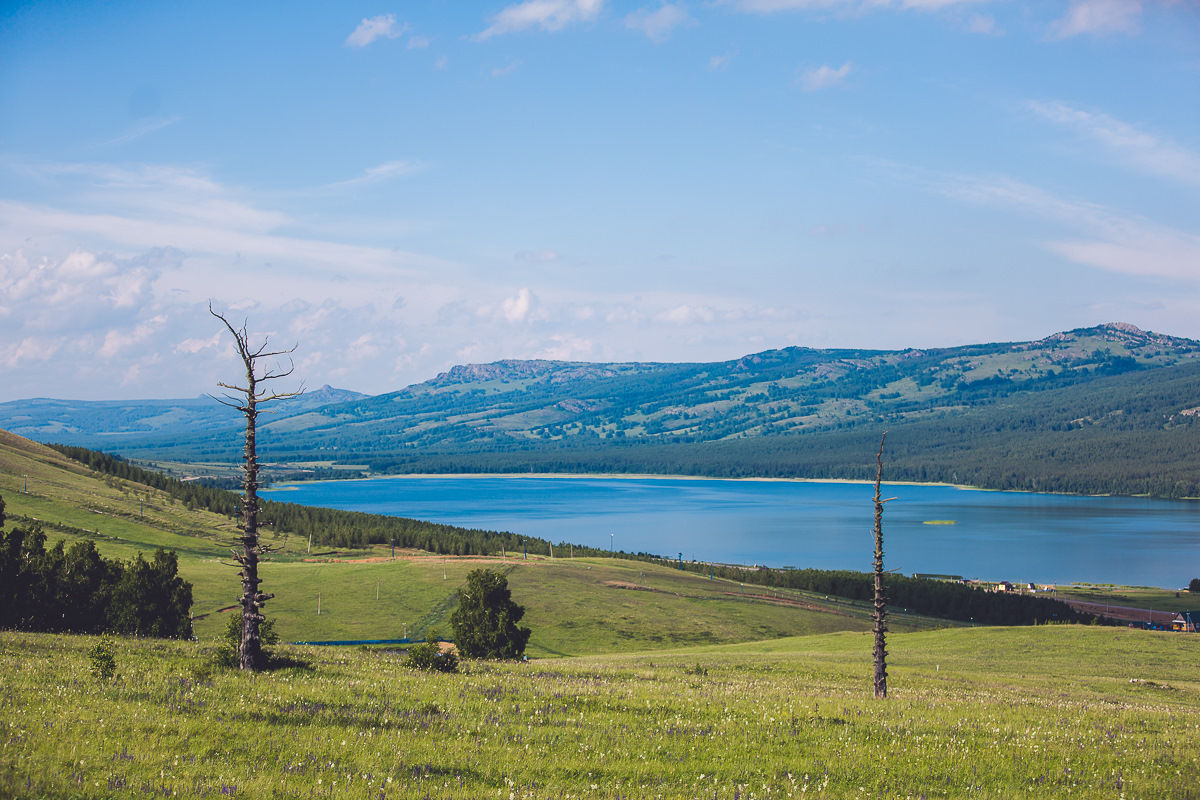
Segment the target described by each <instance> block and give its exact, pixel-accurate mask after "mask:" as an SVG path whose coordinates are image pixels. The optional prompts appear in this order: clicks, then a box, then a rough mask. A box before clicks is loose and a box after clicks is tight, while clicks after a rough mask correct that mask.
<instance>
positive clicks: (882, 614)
mask: <svg viewBox="0 0 1200 800" xmlns="http://www.w3.org/2000/svg"><path fill="white" fill-rule="evenodd" d="M886 439H887V431H884V432H883V436H882V437H880V439H879V453H878V454H877V455H876V456H875V463H876V464H877V465H878V467H879V469H878V471H877V472H876V473H875V614H874V617H875V650H874V655H875V697H876V698H878V699H883V698H885V697H887V647H886V646H885V643H884V634H886V633H887V625H886V624H885V620H886V619H887V608H886V607H885V606H884V597H883V504H884V503H886V502H888V500H895V499H896V498H894V497H889V498H888V499H887V500H884V499H882V497H881V496H880V488H881V487H882V485H883V443H884V441H885V440H886Z"/></svg>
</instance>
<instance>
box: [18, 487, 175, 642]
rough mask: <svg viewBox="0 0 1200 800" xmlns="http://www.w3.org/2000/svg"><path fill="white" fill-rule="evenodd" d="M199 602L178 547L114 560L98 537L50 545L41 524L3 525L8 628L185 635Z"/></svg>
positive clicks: (141, 634) (168, 637) (173, 636)
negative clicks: (106, 555) (100, 547)
mask: <svg viewBox="0 0 1200 800" xmlns="http://www.w3.org/2000/svg"><path fill="white" fill-rule="evenodd" d="M2 502H3V501H0V504H2ZM191 607H192V585H191V584H190V583H188V582H186V581H184V580H183V579H182V578H180V577H179V559H178V558H177V557H176V555H175V553H174V552H167V551H166V550H163V549H162V548H161V547H160V548H159V549H158V550H157V551H155V553H154V555H153V557H152V558H151V560H150V561H146V559H145V558H143V556H142V554H141V553H138V554H137V556H136V557H135V558H134V560H133V561H131V562H129V563H126V562H124V561H116V560H113V561H110V560H108V559H106V558H104V557H103V556H101V555H100V553H99V551H97V550H96V544H95V542H93V541H91V540H90V539H85V540H82V541H77V542H73V543H72V544H71V546H70V547H67V546H66V545H65V544H64V543H63V542H61V541H60V542H58V543H57V544H55V545H54V547H52V548H50V550H46V534H45V532H44V531H42V529H41V527H39V526H38V525H36V524H34V525H33V526H31V527H29V528H19V527H18V528H13V529H12V530H10V531H7V532H6V531H3V530H0V628H15V629H17V630H28V631H46V632H58V631H70V632H74V633H104V632H113V633H127V634H133V635H135V636H153V637H157V638H163V639H182V638H187V637H190V636H191V635H192V622H191V618H190V615H189V613H188V612H189V611H190V610H191Z"/></svg>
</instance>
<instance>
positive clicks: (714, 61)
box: [708, 52, 737, 70]
mask: <svg viewBox="0 0 1200 800" xmlns="http://www.w3.org/2000/svg"><path fill="white" fill-rule="evenodd" d="M735 55H737V53H736V52H733V53H726V54H725V55H723V56H713V57H712V58H710V59H709V60H708V68H709V69H711V70H723V69H725V68H726V67H728V66H729V64H730V62H732V61H733V57H734V56H735Z"/></svg>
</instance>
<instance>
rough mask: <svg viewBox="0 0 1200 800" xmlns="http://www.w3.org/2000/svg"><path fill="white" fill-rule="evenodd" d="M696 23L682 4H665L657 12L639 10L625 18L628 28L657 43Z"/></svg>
mask: <svg viewBox="0 0 1200 800" xmlns="http://www.w3.org/2000/svg"><path fill="white" fill-rule="evenodd" d="M694 22H695V20H693V19H692V16H691V15H690V14H689V13H688V10H687V7H686V6H684V5H683V4H682V3H678V4H675V5H672V4H671V3H663V5H662V6H661V7H660V8H658V9H657V10H655V11H649V10H647V9H644V8H639V9H638V10H637V11H634V12H633V13H632V14H630V15H629V16H627V17H625V27H626V28H629V29H630V30H635V31H640V32H641V33H644V34H645V35H646V36H647V37H649V38H650V39H652V40H653V41H656V42H665V41H666V40H667V39H669V38H670V37H671V33H672V32H673V31H674V30H675V29H676V28H678V27H679V26H681V25H687V24H689V23H694Z"/></svg>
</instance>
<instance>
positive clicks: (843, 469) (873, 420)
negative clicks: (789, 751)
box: [0, 323, 1200, 496]
mask: <svg viewBox="0 0 1200 800" xmlns="http://www.w3.org/2000/svg"><path fill="white" fill-rule="evenodd" d="M319 391H323V390H319ZM333 391H334V390H330V393H327V395H326V396H327V397H329V398H331V399H334V402H329V403H323V402H319V400H320V399H324V398H317V397H312V396H310V397H309V399H308V401H307V402H304V403H302V404H296V405H291V406H289V405H285V404H282V403H281V404H275V405H276V409H277V411H278V412H279V413H277V414H274V415H272V417H271V418H270V419H264V420H262V421H261V425H260V432H259V446H260V453H261V454H262V455H263V457H265V458H271V459H274V460H277V461H322V462H330V463H341V464H365V465H367V466H368V469H370V470H374V471H389V472H396V471H400V472H407V471H498V470H501V469H503V470H506V471H517V472H521V471H525V472H527V471H529V470H530V469H546V470H551V471H597V472H605V471H617V472H622V471H643V472H662V471H664V470H666V469H668V467H667V466H666V465H667V464H670V465H672V466H671V467H670V469H675V470H680V471H683V472H692V473H695V474H720V475H754V474H771V475H777V476H784V477H786V476H792V477H847V476H857V477H862V475H860V473H861V472H862V466H863V464H864V463H865V460H863V459H861V458H859V457H858V456H856V455H855V452H856V451H857V450H858V449H862V450H863V452H864V453H865V452H867V451H869V452H870V453H873V452H874V450H875V449H876V448H875V447H872V446H871V445H870V444H869V443H866V442H865V441H864V438H863V437H864V436H867V438H872V437H873V438H874V439H875V440H876V442H877V441H878V436H879V434H880V433H881V432H882V431H883V430H884V429H890V430H892V431H893V434H892V435H891V437H890V438H889V441H896V442H897V446H898V447H899V446H900V444H905V446H906V447H908V448H909V452H910V455H911V460H910V461H909V462H908V463H907V464H906V465H905V466H903V469H904V470H907V472H908V473H909V474H912V475H916V476H918V477H917V478H916V479H918V480H935V479H936V480H945V481H947V482H958V481H957V480H953V478H954V476H955V475H956V474H958V473H959V472H964V471H965V472H967V473H968V474H975V475H976V476H977V477H976V479H975V480H976V481H977V482H978V483H979V485H991V486H994V487H997V488H1014V487H1016V486H1029V485H1034V484H1036V485H1039V486H1050V485H1055V486H1067V487H1074V488H1068V489H1065V490H1067V491H1123V492H1138V491H1150V492H1152V493H1160V494H1161V493H1166V494H1169V495H1171V496H1184V495H1186V494H1188V493H1192V492H1193V488H1192V487H1193V486H1194V485H1195V484H1196V483H1197V480H1198V478H1197V476H1198V475H1200V461H1197V459H1200V456H1196V457H1194V458H1193V457H1190V456H1181V455H1178V454H1177V453H1176V450H1177V449H1178V445H1179V442H1180V441H1183V440H1187V441H1190V440H1191V439H1190V437H1192V436H1193V435H1194V434H1195V432H1196V431H1200V414H1197V413H1196V412H1195V409H1196V408H1198V407H1200V342H1197V341H1195V340H1191V339H1185V338H1182V337H1175V336H1169V335H1165V334H1159V333H1154V332H1151V331H1143V330H1141V329H1139V328H1137V327H1136V326H1133V325H1130V324H1128V323H1108V324H1105V325H1098V326H1094V327H1091V328H1078V329H1074V330H1071V331H1063V332H1059V333H1055V334H1051V335H1049V336H1046V337H1044V338H1042V339H1039V340H1035V341H1030V342H998V343H987V344H973V345H964V346H957V347H947V348H922V349H915V348H913V349H906V350H898V351H897V350H869V349H816V348H806V347H787V348H781V349H773V350H764V351H761V352H759V353H751V354H747V355H745V356H742V357H740V358H736V359H730V360H727V361H721V362H706V363H686V362H685V363H670V362H625V363H617V362H614V363H591V362H578V361H551V360H544V359H542V360H528V361H523V360H517V359H506V360H501V361H496V362H492V363H490V364H466V365H458V366H455V367H453V368H451V369H450V370H447V371H446V372H443V373H440V374H439V375H438V376H436V377H435V378H432V379H430V380H428V381H425V382H423V383H418V384H413V385H411V386H407V387H404V388H403V389H400V390H397V391H395V392H389V393H385V394H380V395H374V396H367V395H357V394H355V395H353V396H349V397H346V396H345V395H342V396H341V397H343V398H345V399H340V398H339V397H338V396H337V395H334V394H332V392H333ZM312 394H313V395H316V394H317V393H312ZM57 402H60V403H62V407H61V408H56V409H52V410H53V411H54V413H55V414H57V415H58V416H57V417H54V416H53V415H52V414H48V413H47V414H43V416H42V417H41V418H39V419H33V420H32V421H31V419H30V417H31V416H36V415H31V413H30V409H31V408H34V405H36V404H34V405H31V404H29V403H26V404H25V405H22V404H21V402H19V401H16V402H13V403H7V404H0V427H2V428H7V429H9V430H13V431H14V432H16V433H20V434H22V435H26V436H30V435H31V434H32V438H43V439H45V438H47V437H46V432H47V431H49V432H50V433H51V434H53V437H52V438H54V440H55V441H59V442H61V443H64V444H75V445H81V446H85V447H98V448H100V449H105V450H109V451H114V452H120V453H122V454H123V455H126V456H129V457H135V458H143V459H159V460H192V461H205V460H207V461H235V460H236V459H237V457H238V454H239V452H240V444H239V442H240V439H239V433H238V430H239V428H240V425H241V421H240V418H238V416H237V415H236V414H234V413H232V412H230V411H229V409H226V408H223V407H220V406H219V404H216V403H215V401H212V404H213V406H214V407H215V409H214V408H210V409H206V410H204V412H203V413H194V414H193V415H192V416H191V417H188V411H189V407H187V405H186V403H184V404H182V405H177V406H171V405H170V404H169V402H168V401H158V403H159V406H158V407H148V409H143V410H142V411H141V412H138V411H137V410H136V409H134V410H133V411H131V410H130V408H127V407H121V406H120V404H116V405H114V404H111V403H110V404H109V405H108V406H105V405H104V404H96V405H88V404H87V403H80V402H76V401H57ZM189 402H201V401H189ZM289 402H290V401H289ZM163 404H166V405H167V406H168V409H167V410H166V411H164V410H163ZM125 405H126V406H136V403H130V404H125ZM44 410H45V409H43V411H44ZM218 411H219V412H220V413H218ZM151 412H155V413H151ZM139 413H140V414H141V416H138V414H139ZM121 414H132V415H133V417H136V422H137V424H138V425H140V426H141V428H139V429H137V430H131V429H130V428H131V427H132V423H130V422H129V421H128V420H122V419H121V416H120V415H121ZM22 415H24V416H25V419H21V417H22ZM89 415H91V416H89ZM52 417H53V418H52ZM1194 423H1196V424H1194ZM122 425H123V426H124V427H121V426H122ZM22 426H24V427H22ZM38 426H40V428H39V427H38ZM106 426H107V427H106ZM31 427H32V428H34V429H35V430H33V431H30V430H29V428H31ZM1084 429H1086V430H1087V431H1088V432H1086V433H1081V432H1080V431H1082V430H1084ZM998 432H1003V435H1000V434H999V433H998ZM867 434H869V436H868V435H867ZM956 436H969V437H971V438H970V439H969V441H966V442H961V441H956V440H955V439H954V437H956ZM906 437H907V438H906ZM914 437H915V440H920V441H921V442H922V443H923V444H922V445H921V446H920V447H917V446H915V445H913V444H912V442H910V441H909V440H910V439H914ZM1085 441H1086V445H1085ZM816 442H821V443H823V444H822V445H821V446H822V448H823V451H821V452H818V451H817V450H814V449H813V448H814V446H815V443H816ZM850 442H853V448H849V446H848V444H847V443H850ZM1101 442H1109V444H1110V446H1112V447H1119V448H1121V452H1122V453H1123V454H1125V455H1129V454H1138V458H1139V459H1141V460H1140V461H1131V460H1128V459H1125V460H1122V459H1121V458H1114V457H1112V456H1110V455H1107V454H1105V453H1103V452H1101V451H1102V445H1101V444H1100V443H1101ZM1150 442H1154V443H1155V445H1154V446H1155V447H1157V448H1159V451H1160V452H1159V453H1158V454H1157V455H1156V454H1155V453H1151V452H1149V451H1148V450H1147V448H1148V447H1149V444H1148V443H1150ZM1085 446H1086V447H1087V448H1092V449H1093V450H1095V451H1096V455H1095V457H1096V458H1097V459H1099V460H1100V461H1102V462H1107V463H1110V464H1116V463H1118V462H1119V463H1122V464H1123V465H1124V466H1123V467H1122V469H1123V470H1124V473H1123V476H1122V475H1115V474H1113V475H1109V474H1108V473H1104V472H1097V471H1096V470H1095V469H1092V468H1091V467H1089V466H1088V465H1086V464H1085V463H1084V462H1082V461H1081V460H1080V450H1079V448H1084V447H1085ZM988 448H992V449H990V450H989V449H988ZM1097 448H1099V449H1097ZM1196 449H1197V452H1200V443H1198V445H1197V448H1196ZM789 451H790V452H794V453H795V456H794V457H789V456H787V455H786V453H787V452H789ZM976 451H978V452H976ZM1035 451H1036V452H1038V453H1043V455H1040V456H1038V459H1040V462H1044V463H1033V462H1032V461H1031V462H1029V463H1026V464H1025V466H1023V467H1022V468H1021V469H1020V470H1017V473H1020V477H1019V478H1018V477H1013V476H1009V475H1007V473H1005V472H1004V469H1000V468H999V467H1001V466H1003V465H1004V464H1005V463H1010V464H1011V463H1015V462H1016V461H1018V460H1020V459H1026V460H1028V458H1027V456H1025V455H1021V456H1017V455H1013V454H1020V453H1025V454H1028V453H1033V452H1035ZM829 452H836V453H842V454H843V455H842V461H841V462H838V463H834V462H832V461H830V460H829V459H828V458H827V457H826V453H829ZM947 452H952V453H955V454H957V455H956V458H957V459H959V462H956V463H946V462H945V460H944V459H943V458H942V457H941V454H944V453H947ZM980 453H984V455H985V456H986V457H983V460H982V461H981V460H980V459H981V456H980ZM767 454H771V455H767ZM1006 454H1007V455H1006ZM722 459H725V460H726V461H727V462H728V463H723V462H722ZM1006 459H1007V462H1006ZM860 462H862V463H860ZM1022 463H1024V462H1022ZM971 464H974V465H975V466H969V465H971ZM1156 465H1157V466H1156ZM898 466H899V465H898ZM993 467H996V469H993ZM1159 468H1161V469H1159ZM1114 469H1115V467H1114ZM1156 470H1157V471H1156ZM935 473H936V475H935ZM1017 473H1014V475H1015V474H1017ZM1078 474H1088V475H1090V476H1091V477H1089V478H1088V480H1087V482H1085V484H1086V485H1085V484H1079V483H1078V482H1077V481H1076V480H1075V477H1073V476H1075V475H1078ZM1026 478H1028V480H1026ZM1147 487H1152V488H1147ZM1194 491H1195V492H1200V488H1196V489H1195V490H1194Z"/></svg>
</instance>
